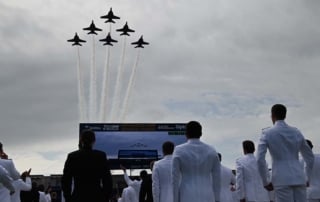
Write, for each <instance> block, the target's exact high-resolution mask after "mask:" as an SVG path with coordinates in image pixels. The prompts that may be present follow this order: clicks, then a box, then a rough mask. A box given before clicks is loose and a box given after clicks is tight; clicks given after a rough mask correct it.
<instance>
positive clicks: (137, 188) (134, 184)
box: [120, 165, 142, 202]
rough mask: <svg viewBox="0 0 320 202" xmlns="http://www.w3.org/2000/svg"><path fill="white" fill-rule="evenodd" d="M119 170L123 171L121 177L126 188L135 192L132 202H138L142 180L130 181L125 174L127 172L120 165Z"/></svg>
mask: <svg viewBox="0 0 320 202" xmlns="http://www.w3.org/2000/svg"><path fill="white" fill-rule="evenodd" d="M120 168H121V169H122V170H123V177H124V180H125V182H126V184H127V185H128V187H132V188H133V189H134V191H135V197H134V198H135V199H134V201H136V202H138V201H139V194H140V188H141V183H142V180H138V179H134V180H131V179H130V177H129V176H128V174H127V171H126V170H127V169H126V168H125V167H124V166H122V165H120Z"/></svg>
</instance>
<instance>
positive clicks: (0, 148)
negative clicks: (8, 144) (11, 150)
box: [0, 142, 3, 152]
mask: <svg viewBox="0 0 320 202" xmlns="http://www.w3.org/2000/svg"><path fill="white" fill-rule="evenodd" d="M0 152H3V148H2V143H1V142H0Z"/></svg>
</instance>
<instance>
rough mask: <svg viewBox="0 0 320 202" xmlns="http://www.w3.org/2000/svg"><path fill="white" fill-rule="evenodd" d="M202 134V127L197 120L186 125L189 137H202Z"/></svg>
mask: <svg viewBox="0 0 320 202" xmlns="http://www.w3.org/2000/svg"><path fill="white" fill-rule="evenodd" d="M201 135H202V127H201V125H200V123H199V122H197V121H190V122H189V123H187V126H186V136H187V138H200V137H201Z"/></svg>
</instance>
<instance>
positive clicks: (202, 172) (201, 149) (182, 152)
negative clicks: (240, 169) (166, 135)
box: [172, 138, 221, 202]
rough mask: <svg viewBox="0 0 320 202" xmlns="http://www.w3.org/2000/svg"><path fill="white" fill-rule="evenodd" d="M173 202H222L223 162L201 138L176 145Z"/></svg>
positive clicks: (173, 164)
mask: <svg viewBox="0 0 320 202" xmlns="http://www.w3.org/2000/svg"><path fill="white" fill-rule="evenodd" d="M172 183H173V196H174V200H173V201H174V202H214V201H220V183H221V182H220V161H219V157H218V154H217V152H216V150H215V149H214V148H213V147H211V146H209V145H207V144H205V143H203V142H201V141H200V140H199V139H197V138H194V139H188V141H187V143H184V144H181V145H178V146H176V148H175V150H174V152H173V157H172Z"/></svg>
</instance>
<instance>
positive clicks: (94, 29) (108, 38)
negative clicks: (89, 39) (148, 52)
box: [67, 8, 149, 48]
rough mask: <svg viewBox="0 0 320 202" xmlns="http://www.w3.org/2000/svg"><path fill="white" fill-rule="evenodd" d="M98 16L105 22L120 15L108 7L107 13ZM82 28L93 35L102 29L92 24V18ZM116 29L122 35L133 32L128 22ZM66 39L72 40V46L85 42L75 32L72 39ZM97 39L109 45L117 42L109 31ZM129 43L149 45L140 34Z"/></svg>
mask: <svg viewBox="0 0 320 202" xmlns="http://www.w3.org/2000/svg"><path fill="white" fill-rule="evenodd" d="M100 18H102V19H106V21H105V23H115V21H114V20H118V19H120V17H118V16H116V15H114V13H113V11H112V8H110V10H109V12H108V13H107V15H103V16H101V17H100ZM110 29H111V28H110ZM83 30H85V31H88V33H87V34H95V35H98V33H97V32H100V31H102V29H100V28H98V27H96V25H95V24H94V21H93V20H92V22H91V24H90V26H89V27H85V28H83ZM116 31H117V32H120V36H123V35H126V36H130V33H133V32H135V30H133V29H130V28H129V26H128V22H126V23H125V25H124V26H123V27H122V28H120V29H116ZM67 41H68V42H73V44H72V46H82V44H81V43H85V42H86V41H85V40H82V39H80V38H79V36H78V34H77V33H76V34H75V36H74V38H73V39H69V40H67ZM99 41H101V42H104V43H103V45H109V46H113V43H117V42H118V41H117V40H115V39H113V38H112V37H111V34H110V32H109V33H108V35H107V36H106V37H105V38H103V39H100V40H99ZM131 44H132V45H135V48H144V46H145V45H149V43H148V42H145V41H144V40H143V36H141V37H140V38H139V40H138V41H135V42H132V43H131Z"/></svg>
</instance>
